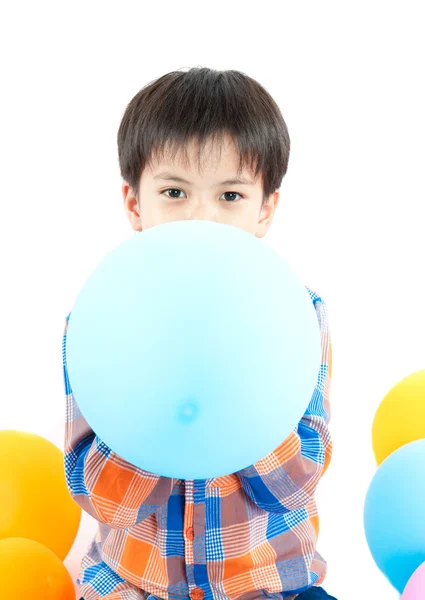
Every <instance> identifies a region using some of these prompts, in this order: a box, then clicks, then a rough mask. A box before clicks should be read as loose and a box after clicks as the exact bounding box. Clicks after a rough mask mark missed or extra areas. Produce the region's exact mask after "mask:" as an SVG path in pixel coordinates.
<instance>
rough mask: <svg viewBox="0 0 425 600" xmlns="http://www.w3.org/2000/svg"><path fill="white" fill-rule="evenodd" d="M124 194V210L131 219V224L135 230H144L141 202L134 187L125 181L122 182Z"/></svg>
mask: <svg viewBox="0 0 425 600" xmlns="http://www.w3.org/2000/svg"><path fill="white" fill-rule="evenodd" d="M121 189H122V195H123V199H124V210H125V212H126V215H127V217H128V220H129V221H130V224H131V226H132V228H133V229H134V231H142V218H141V215H140V209H139V204H138V202H137V198H136V196H135V194H134V191H133V189H132V188H131V187H130V186H129V185H128V183H126V182H124V183H123V184H122V188H121Z"/></svg>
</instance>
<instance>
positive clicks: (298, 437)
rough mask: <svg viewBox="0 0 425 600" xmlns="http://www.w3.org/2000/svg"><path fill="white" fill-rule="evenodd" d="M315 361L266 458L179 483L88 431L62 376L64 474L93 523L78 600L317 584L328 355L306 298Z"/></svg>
mask: <svg viewBox="0 0 425 600" xmlns="http://www.w3.org/2000/svg"><path fill="white" fill-rule="evenodd" d="M306 289H307V291H308V293H309V295H310V297H311V300H312V302H313V304H314V307H315V310H316V314H317V318H318V322H319V326H320V332H321V342H322V359H321V366H320V370H319V373H318V379H317V384H316V388H315V390H314V393H313V396H312V398H311V401H310V403H309V405H308V407H307V410H306V412H305V414H304V416H303V417H302V419H301V420H300V422H299V423H298V425H297V426H296V427H295V428H294V430H293V431H292V432H291V434H290V435H289V436H288V437H287V439H285V440H284V441H283V442H282V444H281V445H280V446H278V447H277V448H276V449H275V450H274V451H273V452H271V453H270V454H269V455H267V456H266V457H264V458H263V459H261V460H259V461H258V462H257V463H255V464H253V465H251V466H250V467H248V468H246V469H243V470H241V471H238V472H237V473H234V474H231V475H227V476H224V477H217V478H212V479H206V480H187V479H186V480H180V479H170V478H167V477H162V476H159V475H154V474H152V473H149V472H147V471H144V470H142V469H140V468H137V467H135V466H133V465H132V464H130V463H128V462H126V461H125V460H124V459H122V458H121V457H120V456H118V455H117V454H115V453H114V452H113V451H112V450H111V449H110V448H108V447H107V446H106V445H105V444H104V443H103V442H102V440H101V439H99V437H98V436H97V435H96V433H95V432H94V431H92V430H91V429H90V427H89V425H88V424H87V422H86V421H85V419H84V417H83V415H82V414H81V412H80V410H79V407H78V405H77V402H76V399H75V398H74V396H73V393H72V390H71V386H70V382H69V378H68V372H67V366H66V333H67V328H68V320H69V316H70V315H68V316H67V318H66V323H65V331H64V335H63V373H64V382H65V393H66V434H65V474H66V481H67V485H68V488H69V491H70V493H71V495H72V497H73V498H74V500H75V501H76V502H77V503H78V504H79V505H80V506H81V507H82V508H83V509H84V510H85V511H87V512H88V513H89V514H90V515H92V516H93V517H94V518H95V519H97V520H98V522H99V528H98V531H97V533H96V536H95V538H94V539H93V541H92V542H91V544H90V546H89V547H88V548H87V552H86V554H85V556H84V557H82V564H81V570H80V579H79V580H78V583H79V584H80V594H81V596H83V597H84V599H85V600H98V599H103V598H106V599H107V600H147V599H149V600H156V599H158V600H161V599H163V600H181V599H182V598H191V599H192V600H203V599H205V600H210V599H211V600H213V599H214V600H215V599H217V600H218V599H219V600H227V599H229V600H235V599H236V598H238V600H254V599H258V598H273V599H279V600H280V599H283V598H286V599H287V600H288V599H292V598H295V597H296V596H297V595H298V594H300V593H302V592H303V591H305V590H307V589H308V588H309V587H311V586H313V585H316V586H319V585H320V584H321V583H322V582H323V580H324V578H325V575H326V570H327V565H326V562H325V560H324V559H323V558H322V556H321V555H320V554H319V553H318V552H317V551H316V542H317V534H318V516H317V507H316V503H315V499H314V493H315V490H316V486H317V484H318V481H319V479H320V478H321V476H322V475H323V473H324V472H325V471H326V469H327V467H328V465H329V461H330V458H331V454H332V441H331V437H330V433H329V429H328V423H329V419H330V407H329V389H330V378H331V366H332V347H331V340H330V333H329V325H328V316H327V309H326V306H325V303H324V302H323V300H322V299H321V298H320V297H319V296H318V295H317V294H316V293H315V292H313V291H312V290H310V289H309V288H306Z"/></svg>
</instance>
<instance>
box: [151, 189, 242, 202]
mask: <svg viewBox="0 0 425 600" xmlns="http://www.w3.org/2000/svg"><path fill="white" fill-rule="evenodd" d="M181 191H182V190H180V189H179V188H167V189H166V190H163V191H162V192H161V194H166V192H181ZM224 194H232V195H234V194H236V195H237V196H240V197H241V198H243V196H242V195H241V194H239V193H238V192H223V194H222V195H224ZM166 196H167V198H172V199H174V200H179V199H180V197H179V196H168V195H167V194H166ZM226 201H227V202H236V198H232V199H230V200H229V199H228V198H227V200H226Z"/></svg>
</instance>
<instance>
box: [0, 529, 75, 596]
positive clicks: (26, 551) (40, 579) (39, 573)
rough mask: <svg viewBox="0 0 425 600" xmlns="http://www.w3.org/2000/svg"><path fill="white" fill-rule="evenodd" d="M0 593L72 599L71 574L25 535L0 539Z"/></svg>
mask: <svg viewBox="0 0 425 600" xmlns="http://www.w3.org/2000/svg"><path fill="white" fill-rule="evenodd" d="M0 596H1V598H4V599H5V600H30V599H31V600H75V590H74V586H73V583H72V580H71V576H70V574H69V573H68V571H67V570H66V568H65V567H64V565H63V563H62V562H61V560H60V559H59V558H58V557H57V556H56V554H55V553H54V552H52V551H51V550H49V549H48V548H46V546H43V545H42V544H39V543H38V542H34V540H28V539H26V538H6V539H4V540H0Z"/></svg>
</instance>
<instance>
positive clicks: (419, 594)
mask: <svg viewBox="0 0 425 600" xmlns="http://www.w3.org/2000/svg"><path fill="white" fill-rule="evenodd" d="M421 598H425V562H424V563H422V564H421V566H420V567H418V568H417V569H416V571H415V572H414V573H413V575H412V576H411V578H410V579H409V581H408V582H407V585H406V587H405V588H404V591H403V595H402V597H401V600H421Z"/></svg>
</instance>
